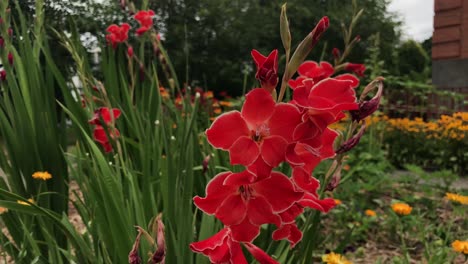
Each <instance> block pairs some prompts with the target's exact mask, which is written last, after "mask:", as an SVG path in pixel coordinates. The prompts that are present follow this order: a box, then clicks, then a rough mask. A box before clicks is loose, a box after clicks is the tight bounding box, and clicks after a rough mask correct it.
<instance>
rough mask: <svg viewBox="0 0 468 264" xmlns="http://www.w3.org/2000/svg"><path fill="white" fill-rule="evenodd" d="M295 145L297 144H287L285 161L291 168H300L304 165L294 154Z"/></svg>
mask: <svg viewBox="0 0 468 264" xmlns="http://www.w3.org/2000/svg"><path fill="white" fill-rule="evenodd" d="M296 144H297V143H293V144H289V145H288V147H287V148H286V161H287V162H288V163H289V164H291V165H292V166H301V165H304V161H303V160H302V159H301V157H300V156H299V155H297V153H296V150H295V149H296Z"/></svg>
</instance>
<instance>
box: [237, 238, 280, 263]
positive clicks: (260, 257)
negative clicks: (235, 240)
mask: <svg viewBox="0 0 468 264" xmlns="http://www.w3.org/2000/svg"><path fill="white" fill-rule="evenodd" d="M244 246H245V248H246V249H247V250H248V251H249V252H250V254H252V256H253V257H254V258H255V259H256V260H257V261H258V262H259V263H260V264H279V262H278V261H276V260H274V259H273V258H271V257H270V256H268V254H267V253H265V251H263V250H261V249H260V248H259V247H257V246H255V245H254V244H252V243H244Z"/></svg>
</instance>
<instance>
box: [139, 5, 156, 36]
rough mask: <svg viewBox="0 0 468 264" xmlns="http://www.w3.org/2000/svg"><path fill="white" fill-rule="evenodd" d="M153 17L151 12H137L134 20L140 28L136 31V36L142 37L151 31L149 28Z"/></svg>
mask: <svg viewBox="0 0 468 264" xmlns="http://www.w3.org/2000/svg"><path fill="white" fill-rule="evenodd" d="M153 16H154V11H153V10H148V11H143V10H142V11H138V13H136V14H135V19H136V20H137V21H138V23H140V28H138V29H137V30H136V34H137V35H138V36H141V35H143V34H144V33H145V32H146V31H148V30H150V29H151V27H152V26H153Z"/></svg>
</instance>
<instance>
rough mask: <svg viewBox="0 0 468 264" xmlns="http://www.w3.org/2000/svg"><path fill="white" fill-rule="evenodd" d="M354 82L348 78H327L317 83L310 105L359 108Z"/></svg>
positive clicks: (314, 107) (343, 108) (310, 96)
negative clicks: (353, 86)
mask: <svg viewBox="0 0 468 264" xmlns="http://www.w3.org/2000/svg"><path fill="white" fill-rule="evenodd" d="M352 85H353V82H352V81H348V80H336V79H330V78H329V79H325V80H322V81H320V82H319V83H317V84H316V85H315V86H314V87H313V88H312V90H311V91H310V94H309V97H308V100H309V106H310V107H311V108H313V109H320V110H330V109H338V110H353V109H357V108H358V105H357V103H356V96H355V91H354V89H352Z"/></svg>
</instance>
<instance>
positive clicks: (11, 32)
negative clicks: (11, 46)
mask: <svg viewBox="0 0 468 264" xmlns="http://www.w3.org/2000/svg"><path fill="white" fill-rule="evenodd" d="M8 36H10V37H11V36H13V29H12V28H8Z"/></svg>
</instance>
